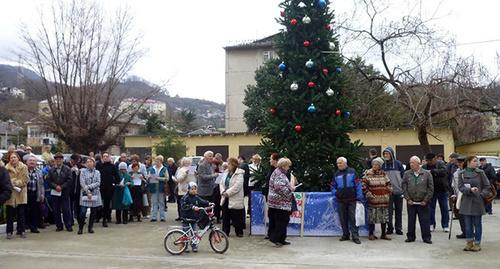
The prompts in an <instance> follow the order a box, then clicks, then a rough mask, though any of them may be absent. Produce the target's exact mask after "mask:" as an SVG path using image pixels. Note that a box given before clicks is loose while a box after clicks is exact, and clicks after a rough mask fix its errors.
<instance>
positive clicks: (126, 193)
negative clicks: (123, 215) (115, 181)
mask: <svg viewBox="0 0 500 269" xmlns="http://www.w3.org/2000/svg"><path fill="white" fill-rule="evenodd" d="M132 203H133V200H132V195H131V194H130V190H129V189H128V186H125V187H124V188H123V198H122V204H123V205H124V206H129V205H131V204H132Z"/></svg>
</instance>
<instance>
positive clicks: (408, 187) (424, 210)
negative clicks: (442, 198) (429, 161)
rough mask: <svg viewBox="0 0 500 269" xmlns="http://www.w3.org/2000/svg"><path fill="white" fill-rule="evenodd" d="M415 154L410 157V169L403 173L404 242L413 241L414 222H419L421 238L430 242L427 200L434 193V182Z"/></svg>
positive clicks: (414, 236) (429, 199) (425, 241)
mask: <svg viewBox="0 0 500 269" xmlns="http://www.w3.org/2000/svg"><path fill="white" fill-rule="evenodd" d="M420 164H421V160H420V158H419V157H417V156H413V157H411V158H410V170H408V171H406V172H405V174H404V175H403V184H402V187H403V191H404V197H405V199H406V201H407V203H408V205H407V208H408V233H407V239H406V240H405V242H406V243H411V242H415V238H416V235H415V223H416V221H417V216H418V222H419V223H420V231H421V232H422V240H423V241H424V243H427V244H432V241H431V238H432V236H431V226H430V217H431V216H430V211H429V202H430V201H431V199H432V196H433V194H434V182H433V179H432V175H431V173H430V172H429V171H427V170H425V169H423V168H422V167H421V166H420Z"/></svg>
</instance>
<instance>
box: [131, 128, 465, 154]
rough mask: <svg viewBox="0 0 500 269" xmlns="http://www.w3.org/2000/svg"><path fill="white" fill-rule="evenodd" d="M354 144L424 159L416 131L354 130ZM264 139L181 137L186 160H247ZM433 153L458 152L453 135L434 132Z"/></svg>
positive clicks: (144, 150)
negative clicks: (214, 156) (215, 155)
mask: <svg viewBox="0 0 500 269" xmlns="http://www.w3.org/2000/svg"><path fill="white" fill-rule="evenodd" d="M350 137H351V140H352V141H356V140H360V141H361V142H362V143H363V150H364V151H365V152H367V151H368V149H369V148H376V149H377V151H378V152H379V154H380V152H381V151H382V150H383V149H384V148H385V147H388V146H390V147H392V148H394V150H395V151H396V157H397V158H398V159H399V160H401V161H402V162H404V163H408V160H409V158H410V157H411V156H413V155H419V156H422V155H423V152H422V150H421V149H420V145H419V141H418V137H417V132H416V130H414V129H386V130H384V129H382V130H380V129H378V130H355V131H353V132H352V133H351V134H350ZM261 138H262V137H261V136H260V135H258V134H254V133H232V134H231V133H225V134H211V135H196V136H184V137H182V139H183V141H184V143H185V144H186V146H187V152H186V155H187V156H201V155H203V153H204V152H205V151H207V150H212V151H214V152H219V153H221V154H222V155H223V157H224V158H226V157H228V156H239V155H243V156H246V157H247V158H248V157H250V156H251V155H252V154H254V153H255V152H256V149H257V147H258V145H259V144H260V140H261ZM158 142H159V138H158V137H151V136H126V137H125V148H126V149H127V151H128V152H129V153H137V154H151V153H152V152H153V150H152V148H153V147H154V145H155V144H157V143H158ZM429 142H430V144H431V145H432V151H433V152H435V153H443V154H444V155H445V156H448V155H449V154H451V153H452V152H453V151H454V149H455V144H454V140H453V133H452V130H451V129H447V128H443V129H433V130H432V136H429Z"/></svg>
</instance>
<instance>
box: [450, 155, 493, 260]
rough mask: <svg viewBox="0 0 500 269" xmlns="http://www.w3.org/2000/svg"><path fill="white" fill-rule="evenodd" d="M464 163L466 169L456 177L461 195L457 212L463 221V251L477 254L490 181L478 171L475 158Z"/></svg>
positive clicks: (470, 157)
mask: <svg viewBox="0 0 500 269" xmlns="http://www.w3.org/2000/svg"><path fill="white" fill-rule="evenodd" d="M466 161H467V168H466V169H465V170H463V171H461V172H460V174H459V175H458V189H459V190H460V192H462V193H463V196H462V201H461V202H460V211H459V212H460V214H462V215H463V216H464V221H465V238H466V240H467V243H466V245H465V248H464V251H473V252H477V251H480V250H481V238H482V232H483V224H482V217H483V215H484V214H486V210H485V208H484V199H485V198H487V197H488V196H489V195H490V181H489V180H488V178H487V177H486V175H485V173H484V171H483V170H481V169H478V166H479V162H478V159H477V157H476V156H469V157H467V159H466Z"/></svg>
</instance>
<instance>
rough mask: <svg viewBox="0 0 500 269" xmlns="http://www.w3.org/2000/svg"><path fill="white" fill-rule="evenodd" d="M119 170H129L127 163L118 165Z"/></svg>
mask: <svg viewBox="0 0 500 269" xmlns="http://www.w3.org/2000/svg"><path fill="white" fill-rule="evenodd" d="M118 169H119V170H127V163H125V162H121V163H120V164H119V165H118Z"/></svg>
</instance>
